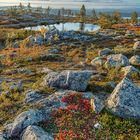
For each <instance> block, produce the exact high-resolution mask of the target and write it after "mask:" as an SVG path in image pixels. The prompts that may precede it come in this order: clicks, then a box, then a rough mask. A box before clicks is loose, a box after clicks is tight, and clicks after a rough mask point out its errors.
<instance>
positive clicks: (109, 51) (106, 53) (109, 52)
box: [99, 48, 113, 56]
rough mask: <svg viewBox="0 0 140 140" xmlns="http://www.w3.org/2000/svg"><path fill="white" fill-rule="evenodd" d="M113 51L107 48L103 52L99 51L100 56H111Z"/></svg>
mask: <svg viewBox="0 0 140 140" xmlns="http://www.w3.org/2000/svg"><path fill="white" fill-rule="evenodd" d="M112 52H113V51H112V50H111V49H109V48H105V49H103V50H100V51H99V56H107V55H109V54H111V53H112Z"/></svg>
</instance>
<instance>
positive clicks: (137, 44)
mask: <svg viewBox="0 0 140 140" xmlns="http://www.w3.org/2000/svg"><path fill="white" fill-rule="evenodd" d="M133 49H135V50H137V49H140V41H137V42H135V44H134V46H133Z"/></svg>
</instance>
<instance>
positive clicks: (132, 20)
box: [131, 12, 138, 24]
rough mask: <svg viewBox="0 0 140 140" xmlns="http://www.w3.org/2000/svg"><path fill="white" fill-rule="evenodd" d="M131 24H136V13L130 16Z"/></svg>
mask: <svg viewBox="0 0 140 140" xmlns="http://www.w3.org/2000/svg"><path fill="white" fill-rule="evenodd" d="M131 22H132V23H133V24H136V23H138V13H137V12H133V13H132V14H131Z"/></svg>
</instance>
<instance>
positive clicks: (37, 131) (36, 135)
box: [21, 125, 54, 140]
mask: <svg viewBox="0 0 140 140" xmlns="http://www.w3.org/2000/svg"><path fill="white" fill-rule="evenodd" d="M21 140H54V138H53V136H52V135H51V134H49V133H47V132H45V131H44V130H43V129H42V128H41V127H39V126H34V125H30V126H28V127H27V128H26V129H25V131H24V132H23V134H22V136H21Z"/></svg>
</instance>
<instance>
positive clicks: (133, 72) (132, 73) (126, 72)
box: [121, 66, 140, 78]
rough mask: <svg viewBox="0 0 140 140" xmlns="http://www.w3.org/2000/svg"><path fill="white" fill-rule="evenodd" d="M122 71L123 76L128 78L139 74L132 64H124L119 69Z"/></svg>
mask: <svg viewBox="0 0 140 140" xmlns="http://www.w3.org/2000/svg"><path fill="white" fill-rule="evenodd" d="M121 71H122V72H124V76H126V77H128V78H133V77H135V76H140V71H139V70H138V69H136V68H135V67H133V66H126V67H123V68H122V69H121Z"/></svg>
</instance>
